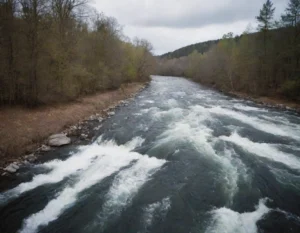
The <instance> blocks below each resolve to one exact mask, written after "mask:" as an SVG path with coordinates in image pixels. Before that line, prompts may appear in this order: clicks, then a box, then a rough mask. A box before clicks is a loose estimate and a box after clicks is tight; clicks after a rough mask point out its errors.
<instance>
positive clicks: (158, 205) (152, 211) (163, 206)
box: [143, 197, 171, 229]
mask: <svg viewBox="0 0 300 233" xmlns="http://www.w3.org/2000/svg"><path fill="white" fill-rule="evenodd" d="M170 208H171V201H170V198H169V197H166V198H164V199H163V200H161V201H158V202H155V203H153V204H150V205H148V206H147V207H146V208H145V209H144V214H143V219H144V227H145V228H146V229H147V228H148V227H150V226H151V225H152V223H153V220H154V217H155V215H159V216H160V217H161V218H164V217H165V215H166V214H167V212H168V211H169V209H170Z"/></svg>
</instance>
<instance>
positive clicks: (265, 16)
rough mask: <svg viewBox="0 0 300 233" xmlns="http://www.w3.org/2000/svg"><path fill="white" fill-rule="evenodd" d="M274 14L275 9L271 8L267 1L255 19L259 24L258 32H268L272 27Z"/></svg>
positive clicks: (271, 5)
mask: <svg viewBox="0 0 300 233" xmlns="http://www.w3.org/2000/svg"><path fill="white" fill-rule="evenodd" d="M274 12H275V7H273V3H272V2H271V0H267V1H266V3H264V5H263V8H262V9H261V10H260V13H259V16H257V17H256V19H257V21H258V22H259V25H258V29H259V30H260V31H268V30H270V29H271V28H272V27H273V17H274Z"/></svg>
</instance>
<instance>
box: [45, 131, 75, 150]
mask: <svg viewBox="0 0 300 233" xmlns="http://www.w3.org/2000/svg"><path fill="white" fill-rule="evenodd" d="M70 143H71V138H68V137H67V136H66V135H65V134H54V135H52V136H50V137H49V139H48V145H49V146H55V147H59V146H64V145H68V144H70Z"/></svg>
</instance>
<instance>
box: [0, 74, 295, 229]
mask: <svg viewBox="0 0 300 233" xmlns="http://www.w3.org/2000/svg"><path fill="white" fill-rule="evenodd" d="M99 124H100V123H99ZM54 153H55V155H54V156H53V157H52V159H49V160H47V161H45V162H42V163H39V164H36V165H32V166H30V167H29V168H27V169H25V170H24V171H21V173H20V174H19V176H20V177H22V176H24V177H25V176H26V177H27V178H26V179H25V180H24V179H23V180H22V181H20V183H19V184H18V185H16V186H15V187H14V188H12V189H10V190H6V191H4V192H2V193H1V194H0V232H1V233H11V232H20V233H35V232H41V233H46V232H47V233H50V232H51V233H54V232H57V233H82V232H84V233H95V232H105V233H143V232H145V233H146V232H151V233H190V232H191V233H196V232H197V233H262V232H264V233H292V232H293V233H299V232H300V116H299V115H297V114H296V113H293V112H290V111H280V110H276V109H272V108H266V107H264V106H261V105H258V104H255V103H253V102H251V101H246V100H241V99H236V98H232V97H229V96H226V95H223V94H221V93H218V92H216V91H213V90H210V89H207V88H204V87H203V86H201V85H199V84H196V83H194V82H192V81H189V80H187V79H184V78H176V77H159V76H153V77H152V81H151V83H150V85H149V86H148V87H147V88H146V89H144V90H143V91H142V92H141V93H139V94H138V95H137V96H136V97H135V99H134V100H132V101H131V102H130V103H129V104H128V105H127V106H123V107H120V108H118V109H117V111H116V114H115V115H114V116H113V117H111V118H109V119H107V120H106V121H104V122H103V123H102V124H101V125H99V127H98V137H96V138H95V140H94V141H92V142H90V144H89V145H85V146H70V147H67V148H63V149H59V150H57V151H55V152H54Z"/></svg>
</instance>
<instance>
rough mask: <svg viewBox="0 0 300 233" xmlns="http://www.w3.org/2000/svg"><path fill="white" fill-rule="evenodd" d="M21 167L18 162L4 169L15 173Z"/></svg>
mask: <svg viewBox="0 0 300 233" xmlns="http://www.w3.org/2000/svg"><path fill="white" fill-rule="evenodd" d="M19 168H20V167H19V166H18V165H17V163H11V164H9V165H8V166H7V167H6V168H4V171H6V172H9V173H15V172H16V171H18V170H19Z"/></svg>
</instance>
